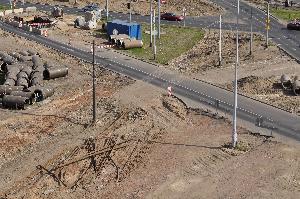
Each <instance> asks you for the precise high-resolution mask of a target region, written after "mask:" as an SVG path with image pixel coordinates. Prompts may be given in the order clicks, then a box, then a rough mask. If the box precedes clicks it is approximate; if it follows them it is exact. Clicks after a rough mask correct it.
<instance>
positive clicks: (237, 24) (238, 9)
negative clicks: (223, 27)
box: [232, 0, 240, 148]
mask: <svg viewBox="0 0 300 199" xmlns="http://www.w3.org/2000/svg"><path fill="white" fill-rule="evenodd" d="M237 4H238V5H237V20H236V62H235V68H234V110H233V129H232V147H233V148H235V147H236V144H237V131H236V115H237V67H238V65H239V17H240V0H238V1H237Z"/></svg>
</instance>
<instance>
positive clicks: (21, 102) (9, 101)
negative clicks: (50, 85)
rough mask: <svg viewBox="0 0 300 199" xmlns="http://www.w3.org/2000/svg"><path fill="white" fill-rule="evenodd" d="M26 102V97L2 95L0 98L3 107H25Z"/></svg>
mask: <svg viewBox="0 0 300 199" xmlns="http://www.w3.org/2000/svg"><path fill="white" fill-rule="evenodd" d="M28 104H29V99H28V98H27V97H21V96H13V95H4V96H3V98H2V106H3V107H5V108H13V109H25V107H26V106H27V105H28Z"/></svg>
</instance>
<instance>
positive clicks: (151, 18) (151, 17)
mask: <svg viewBox="0 0 300 199" xmlns="http://www.w3.org/2000/svg"><path fill="white" fill-rule="evenodd" d="M152 1H153V0H150V47H152V34H153V33H152V28H153V27H152V22H153V15H152V12H153V11H152Z"/></svg>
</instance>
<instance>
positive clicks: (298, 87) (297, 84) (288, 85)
mask: <svg viewBox="0 0 300 199" xmlns="http://www.w3.org/2000/svg"><path fill="white" fill-rule="evenodd" d="M280 81H281V85H282V87H283V89H285V90H287V89H292V90H293V92H294V94H295V95H297V96H299V95H300V78H299V76H295V77H294V79H293V80H292V78H291V77H290V76H288V75H286V74H284V75H282V76H281V78H280Z"/></svg>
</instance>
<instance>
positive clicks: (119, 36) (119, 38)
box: [110, 34, 129, 44]
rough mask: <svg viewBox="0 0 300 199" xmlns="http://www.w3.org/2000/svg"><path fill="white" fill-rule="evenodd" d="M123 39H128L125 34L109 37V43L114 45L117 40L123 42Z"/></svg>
mask: <svg viewBox="0 0 300 199" xmlns="http://www.w3.org/2000/svg"><path fill="white" fill-rule="evenodd" d="M125 39H129V36H128V35H125V34H120V35H111V36H110V42H112V43H113V44H116V43H117V40H125Z"/></svg>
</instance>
